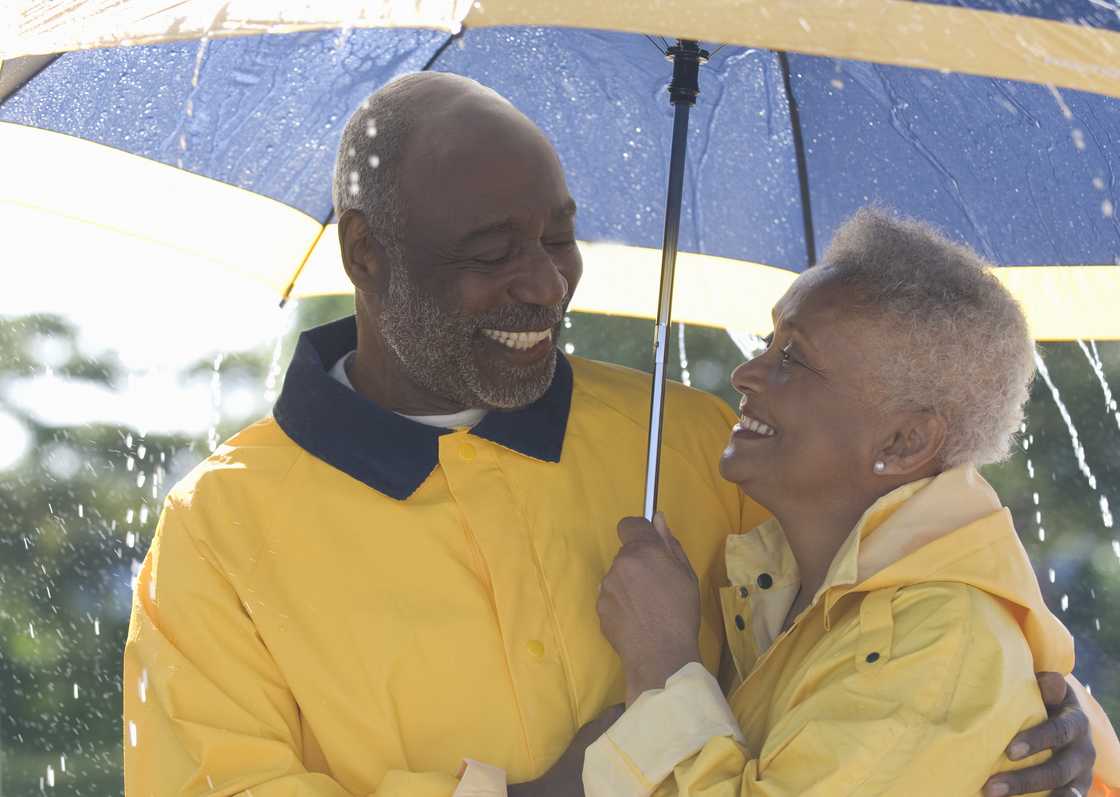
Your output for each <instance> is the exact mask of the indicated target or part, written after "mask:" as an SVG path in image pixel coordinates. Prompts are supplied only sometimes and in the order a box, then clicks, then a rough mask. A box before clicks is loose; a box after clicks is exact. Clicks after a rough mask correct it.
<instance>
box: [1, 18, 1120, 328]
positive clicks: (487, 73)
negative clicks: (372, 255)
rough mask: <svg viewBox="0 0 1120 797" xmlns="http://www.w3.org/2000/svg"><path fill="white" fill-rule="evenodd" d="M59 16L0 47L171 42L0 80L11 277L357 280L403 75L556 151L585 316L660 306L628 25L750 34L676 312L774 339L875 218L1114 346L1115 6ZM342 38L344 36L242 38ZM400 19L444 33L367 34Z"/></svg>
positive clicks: (698, 192) (646, 92)
mask: <svg viewBox="0 0 1120 797" xmlns="http://www.w3.org/2000/svg"><path fill="white" fill-rule="evenodd" d="M39 5H40V4H37V3H29V4H27V9H25V11H26V13H25V14H24V15H23V16H22V17H20V19H19V20H18V25H16V26H14V27H10V28H9V29H10V30H14V31H15V34H14V36H13V37H11V38H9V39H6V40H4V41H3V42H0V45H2V49H0V52H3V53H4V54H5V55H8V56H11V55H20V54H26V53H36V52H55V51H58V50H64V49H68V48H73V47H81V46H90V45H106V44H114V43H115V44H123V43H126V42H137V41H140V42H155V41H161V42H163V43H158V44H145V45H142V46H130V47H113V48H106V49H96V50H86V51H80V52H68V53H66V54H64V55H62V56H60V57H58V58H55V59H50V60H49V61H48V59H43V60H39V61H34V60H32V61H28V60H23V59H19V60H17V61H15V62H11V61H9V62H8V63H6V64H5V65H4V66H3V67H2V68H0V91H4V92H6V96H5V97H4V98H3V100H2V101H0V171H2V173H3V174H4V175H5V179H4V181H3V183H2V185H0V225H2V226H3V228H4V232H3V235H4V241H5V246H6V248H7V251H8V254H9V257H10V258H11V262H15V263H32V262H42V261H43V260H44V259H45V258H50V259H55V260H57V261H59V262H69V263H86V264H91V266H92V267H94V268H97V269H102V268H104V269H106V274H107V275H111V273H112V269H116V268H125V267H129V266H131V267H132V268H136V269H141V268H143V269H151V268H166V269H169V271H168V275H167V285H168V290H169V293H172V294H173V291H174V285H175V282H176V280H187V279H199V278H205V277H204V275H205V273H206V269H207V268H217V269H220V270H222V271H234V272H238V273H243V274H246V275H249V276H251V277H253V278H255V279H259V280H262V281H264V282H266V283H268V284H270V285H272V286H274V288H275V290H276V292H277V293H278V294H280V293H282V292H284V291H285V290H287V289H288V288H289V287H290V284H291V282H292V279H293V277H294V276H295V275H297V274H298V279H297V280H296V281H295V287H294V293H295V295H301V294H317V293H326V292H336V291H345V290H349V288H350V286H349V284H348V283H347V282H346V279H345V276H344V273H343V271H342V268H341V265H340V264H339V262H338V248H337V242H336V238H335V235H334V231H333V229H332V228H331V224H330V222H331V220H332V207H331V199H330V185H331V179H330V176H331V168H332V165H333V159H334V151H335V147H336V145H337V141H338V137H339V135H340V133H341V130H342V126H343V125H344V124H345V121H346V118H347V116H348V115H349V113H350V112H351V111H352V110H353V109H354V108H355V107H356V106H357V105H358V103H359V102H360V101H361V100H362V99H363V98H364V97H365V96H366V95H368V94H369V93H371V92H372V91H374V90H376V88H377V87H378V86H380V85H383V84H384V83H385V82H386V81H388V80H390V79H392V78H393V77H395V76H397V75H399V74H402V73H405V72H409V71H415V70H418V69H435V70H442V71H450V72H456V73H459V74H464V75H468V76H470V77H474V78H476V79H478V80H480V81H481V82H483V83H485V84H487V85H490V86H492V87H493V88H495V89H496V90H498V91H499V92H501V93H502V94H504V95H505V96H507V97H508V98H509V99H510V100H511V101H512V102H513V103H514V104H515V105H517V106H518V107H519V108H520V109H522V110H523V111H524V112H525V113H526V114H527V115H529V116H530V117H531V118H532V119H533V120H534V121H536V122H537V123H538V124H539V125H540V126H541V127H542V128H543V129H544V130H545V132H546V133H547V134H548V135H549V136H550V138H551V139H552V140H553V142H554V143H555V144H556V146H557V149H558V150H559V152H560V155H561V158H562V160H563V162H564V164H565V167H566V170H567V172H568V174H569V180H570V186H571V190H572V192H573V195H574V196H575V198H576V200H577V202H578V203H579V205H580V221H579V234H580V237H581V239H583V240H584V241H586V242H587V245H585V246H584V255H585V263H586V268H585V277H584V281H583V283H582V284H581V287H580V289H579V291H578V292H577V294H576V297H575V301H574V303H573V309H577V310H589V311H594V312H605V313H619V314H626V315H640V316H652V315H653V313H654V311H655V309H656V302H657V271H658V267H659V255H658V247H659V246H660V244H661V236H662V232H663V226H662V225H663V201H664V190H665V184H666V178H667V171H668V161H669V157H668V154H669V145H670V135H671V127H672V125H671V116H672V110H671V108H670V106H669V105H668V102H667V100H666V98H665V96H664V93H663V92H664V88H665V85H666V83H667V81H668V76H669V71H670V70H669V66H668V65H667V64H666V63H665V60H664V58H663V57H662V55H661V54H660V52H658V50H657V49H656V48H655V47H654V46H652V45H651V42H650V41H649V40H648V39H647V38H646V37H645V36H643V35H640V34H638V33H627V32H619V31H618V30H615V31H613V32H605V31H603V30H595V29H592V28H596V27H597V28H616V29H623V30H634V29H635V28H637V29H639V30H642V31H648V32H652V33H654V34H658V33H665V34H672V35H680V36H690V37H694V38H698V39H702V40H704V41H705V43H708V42H732V44H729V45H728V46H724V47H722V48H721V49H718V51H716V52H714V55H713V58H712V60H711V62H710V63H709V64H707V65H706V66H704V67H703V68H702V70H701V78H700V85H701V96H700V101H699V103H698V105H697V106H696V108H694V109H693V113H692V135H691V139H690V142H689V152H688V156H689V163H688V168H687V171H686V177H685V187H684V210H683V216H682V223H681V231H680V245H681V249H682V250H683V252H684V253H683V254H682V256H681V258H680V260H679V262H678V274H679V278H678V280H677V296H676V299H675V302H674V308H675V317H676V318H677V319H678V320H683V321H690V322H697V323H705V324H710V325H716V326H724V327H729V328H734V329H747V330H752V331H758V332H762V331H765V330H767V329H768V328H769V309H770V307H771V305H772V304H773V302H774V300H775V299H776V298H777V297H778V296H780V295H781V293H782V292H783V291H784V290H785V288H786V287H787V286H788V285H789V283H790V282H791V281H792V279H793V278H794V277H795V276H796V274H797V273H798V272H800V271H801V270H803V269H804V268H806V267H807V266H809V265H811V264H812V262H813V261H814V260H815V258H816V257H817V253H819V252H820V251H822V249H823V247H824V245H825V244H826V243H827V241H828V239H829V238H830V237H831V234H832V232H833V230H835V229H836V227H837V226H839V224H840V223H841V222H842V221H843V220H844V219H845V218H846V217H847V216H848V215H850V214H851V213H852V212H854V211H855V210H856V209H857V208H858V207H860V206H862V205H864V204H867V203H868V202H875V201H877V202H881V203H883V204H886V205H889V206H891V207H894V208H897V209H899V210H900V211H902V212H904V213H907V214H909V215H913V216H917V217H919V218H922V219H925V220H928V221H931V222H933V223H935V224H937V225H938V226H940V227H942V228H943V229H945V230H946V231H947V232H949V233H950V234H951V235H953V236H954V237H956V238H958V239H960V240H962V241H965V242H966V243H968V244H970V245H971V246H973V247H975V248H976V249H977V250H979V251H980V252H981V253H982V254H984V255H985V256H986V257H988V258H989V259H990V260H992V261H993V262H994V263H996V264H998V265H999V266H1001V269H1000V274H1001V276H1002V277H1003V278H1004V279H1005V280H1006V281H1007V283H1008V284H1009V285H1010V287H1011V288H1012V290H1013V291H1014V292H1015V293H1016V295H1018V296H1019V297H1020V299H1021V300H1022V301H1023V303H1024V305H1025V308H1026V310H1027V312H1028V315H1029V317H1030V320H1031V322H1032V326H1033V329H1034V331H1035V334H1036V336H1037V337H1039V338H1042V339H1072V338H1080V337H1085V338H1120V317H1117V315H1116V314H1115V313H1114V311H1113V308H1114V307H1116V306H1118V303H1120V269H1117V268H1116V264H1117V255H1118V253H1120V219H1118V218H1117V206H1118V205H1120V147H1118V146H1117V142H1120V100H1117V99H1115V96H1120V71H1118V70H1117V68H1116V67H1115V65H1114V64H1115V63H1116V62H1117V59H1116V55H1117V54H1118V53H1120V17H1118V15H1117V14H1116V12H1115V11H1110V10H1108V9H1107V8H1105V7H1103V6H1100V7H1098V6H1093V5H1088V6H1086V7H1084V8H1082V7H1081V6H1082V4H1081V3H1073V2H1056V1H1055V2H1047V3H1042V2H1039V3H1023V2H1014V3H1012V2H1010V1H1009V0H1008V2H1000V1H998V0H982V1H980V0H976V1H972V2H969V3H964V2H952V3H950V2H944V3H909V2H890V1H889V0H888V1H886V2H884V1H882V0H878V1H875V2H872V0H859V1H858V2H856V1H855V0H847V2H841V1H840V0H829V2H825V0H811V1H807V0H805V1H802V2H797V3H792V2H772V3H747V2H741V3H716V2H700V3H695V4H692V3H690V4H689V6H688V11H687V13H686V12H683V11H681V10H680V8H679V6H677V5H676V4H674V3H660V4H654V7H653V8H652V9H650V8H646V9H642V10H641V11H640V12H639V9H638V5H639V4H635V3H629V2H618V3H594V4H593V3H589V2H588V3H564V4H556V5H555V6H554V5H553V4H551V3H536V4H533V3H516V2H512V0H510V1H509V2H485V3H482V4H477V3H475V4H469V3H468V4H461V3H460V4H456V3H447V2H442V3H434V2H433V3H424V2H419V3H412V2H409V3H404V4H402V5H403V6H404V7H407V8H406V9H405V10H404V11H402V10H401V9H398V8H397V5H398V4H394V3H387V4H384V6H382V7H378V8H380V9H381V10H380V11H379V13H377V14H374V13H367V15H366V16H365V17H361V15H360V14H357V13H355V9H354V8H349V7H348V6H349V5H350V4H346V3H340V2H339V3H334V4H317V5H316V9H318V14H319V16H318V17H315V18H311V17H310V16H309V14H310V12H306V9H305V8H304V7H305V6H307V5H308V4H302V3H301V4H297V5H298V8H297V9H296V10H295V11H291V12H288V11H285V10H284V9H283V4H278V3H268V4H264V3H263V2H262V3H253V2H247V3H213V2H211V3H176V4H168V3H146V2H139V3H126V4H115V5H114V4H104V3H93V2H87V3H76V4H72V6H71V7H70V10H69V11H68V12H67V13H65V14H61V15H59V14H54V15H47V14H46V13H45V12H43V13H37V9H38V6H39ZM352 5H354V6H358V5H360V4H357V3H354V4H352ZM258 6H262V7H265V6H266V7H267V8H271V9H272V13H271V16H270V15H269V14H268V13H265V12H264V11H262V9H261V8H258ZM293 7H294V6H293ZM267 8H266V9H265V10H267ZM277 8H280V9H281V11H282V12H284V13H279V12H276V9H277ZM168 9H170V10H168ZM1009 9H1015V13H1012V12H1011V11H1010V10H1009ZM301 10H302V12H303V16H302V17H301V16H300V12H301ZM406 11H407V13H405V12H406ZM1074 11H1076V14H1077V16H1076V18H1075V17H1073V16H1072V13H1073V12H1074ZM188 12H189V13H188ZM122 15H124V16H122ZM168 15H172V16H168ZM174 15H178V16H174ZM339 18H344V19H348V20H351V22H352V23H353V25H354V27H352V28H345V29H341V30H331V31H317V30H312V31H308V30H303V32H293V33H263V34H262V35H256V36H240V37H238V36H234V35H233V34H238V33H259V32H262V31H276V30H283V31H291V30H295V31H299V30H302V29H306V28H317V27H322V26H323V25H326V24H336V23H332V22H331V20H337V19H339ZM394 22H396V23H404V24H408V25H413V26H425V27H405V28H401V27H397V28H378V27H363V26H364V25H374V26H376V25H387V24H390V23H394ZM542 22H548V23H550V27H539V26H533V25H528V24H524V23H542ZM513 24H516V25H517V26H514V27H507V26H508V25H513ZM566 26H573V27H566ZM575 26H584V27H575ZM460 27H461V29H460ZM456 31H457V32H456ZM192 36H202V37H203V38H201V39H198V40H190V41H165V40H167V39H181V38H184V37H192ZM770 48H780V49H779V50H775V49H770ZM709 49H713V50H715V49H716V47H709ZM784 50H798V51H800V52H790V53H788V54H787V53H786V52H784ZM804 53H816V54H815V55H808V54H804ZM13 63H14V64H15V67H14V69H13ZM44 64H45V68H42V69H41V70H40V71H38V72H37V73H35V74H34V75H33V76H30V77H29V75H30V73H33V72H34V71H35V69H36V68H38V67H43V66H44ZM944 70H959V71H960V72H967V73H969V74H955V73H946V72H945V71H944ZM13 75H14V77H12V76H13ZM993 76H996V77H993ZM1009 76H1018V77H1020V78H1023V80H1018V81H1017V80H1009V79H1006V78H1007V77H1009ZM1027 80H1030V81H1034V82H1026V81H1027ZM4 81H6V83H5V82H4ZM1070 86H1072V87H1073V88H1063V87H1070ZM1110 95H1111V96H1110ZM44 242H50V245H49V246H44ZM157 264H158V265H157ZM110 278H111V276H107V277H106V279H107V280H108V279H110Z"/></svg>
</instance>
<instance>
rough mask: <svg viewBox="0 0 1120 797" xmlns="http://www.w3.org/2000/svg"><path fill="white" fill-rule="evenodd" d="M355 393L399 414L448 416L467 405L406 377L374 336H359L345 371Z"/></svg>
mask: <svg viewBox="0 0 1120 797" xmlns="http://www.w3.org/2000/svg"><path fill="white" fill-rule="evenodd" d="M347 375H348V376H349V378H350V384H351V385H353V387H354V390H355V392H357V393H358V394H359V395H361V396H364V397H365V398H367V399H369V400H370V401H372V402H373V403H374V404H376V405H377V406H379V407H381V408H383V409H387V410H391V411H392V412H396V413H398V414H400V415H410V416H422V415H452V414H454V413H457V412H462V411H464V410H467V409H471V408H470V407H465V406H463V405H462V404H461V403H459V402H456V401H452V400H450V399H447V398H445V397H443V396H437V395H435V394H433V393H431V392H430V391H428V390H425V389H424V388H422V387H420V386H419V385H417V384H416V383H415V382H413V381H412V379H410V378H409V376H408V374H407V373H406V372H405V369H404V367H403V366H402V365H401V362H400V360H399V358H398V357H397V355H396V352H394V351H393V350H392V349H391V348H390V347H389V346H387V345H385V342H384V341H383V340H382V339H381V337H380V336H378V335H363V334H362V329H361V325H360V324H359V327H358V349H357V351H356V352H355V354H354V358H353V361H352V362H351V364H350V368H349V369H348V370H347Z"/></svg>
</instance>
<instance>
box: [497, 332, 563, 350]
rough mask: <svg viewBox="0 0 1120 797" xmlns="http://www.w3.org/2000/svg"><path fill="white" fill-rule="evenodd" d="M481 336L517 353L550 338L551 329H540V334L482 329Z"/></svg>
mask: <svg viewBox="0 0 1120 797" xmlns="http://www.w3.org/2000/svg"><path fill="white" fill-rule="evenodd" d="M482 334H483V335H485V336H486V337H488V338H490V339H491V340H496V341H497V342H498V343H501V344H502V345H503V346H506V347H508V348H511V349H516V350H518V351H524V350H525V349H531V348H533V347H534V346H536V345H537V344H538V343H540V342H541V341H542V340H548V339H549V338H551V337H552V330H551V329H542V330H541V331H540V332H506V331H505V330H503V329H484V330H482Z"/></svg>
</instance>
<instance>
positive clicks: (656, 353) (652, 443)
mask: <svg viewBox="0 0 1120 797" xmlns="http://www.w3.org/2000/svg"><path fill="white" fill-rule="evenodd" d="M666 56H667V57H668V58H669V59H671V60H672V62H673V80H672V82H671V83H670V84H669V102H671V103H672V105H673V108H674V114H673V147H672V151H671V154H670V157H669V192H668V196H667V198H666V201H665V238H664V243H663V245H662V249H661V292H660V296H659V298H658V300H657V326H656V327H655V330H654V340H653V391H652V396H651V400H650V408H649V442H648V447H647V449H646V492H645V507H644V509H643V514H644V515H645V517H646V519H647V520H653V514H654V512H656V511H657V487H658V481H659V478H658V477H659V474H660V471H661V430H662V420H663V418H664V415H665V388H666V378H667V373H668V362H669V324H670V321H671V319H672V315H673V275H674V273H675V272H676V266H677V238H678V236H679V234H680V227H681V197H682V195H683V193H684V165H685V152H686V150H687V147H688V115H689V111H690V110H691V109H692V106H693V105H695V104H696V95H697V94H699V93H700V64H701V63H702V62H703V61H705V60H707V58H708V53H707V52H706V51H704V50H701V49H700V47H699V45H698V44H697V43H696V42H694V41H688V40H684V39H678V40H677V44H676V46H674V47H670V48H669V50H668V52H667V53H666Z"/></svg>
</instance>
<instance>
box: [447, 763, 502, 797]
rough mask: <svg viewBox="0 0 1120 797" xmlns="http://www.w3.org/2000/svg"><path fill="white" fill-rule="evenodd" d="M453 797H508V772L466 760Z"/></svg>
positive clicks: (461, 768) (460, 771)
mask: <svg viewBox="0 0 1120 797" xmlns="http://www.w3.org/2000/svg"><path fill="white" fill-rule="evenodd" d="M451 797H506V771H505V770H504V769H499V768H498V767H495V766H491V765H490V764H484V763H482V762H481V761H473V760H472V759H470V758H464V759H463V765H462V766H461V767H460V768H459V785H458V786H456V787H455V791H453V792H452V793H451Z"/></svg>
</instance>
